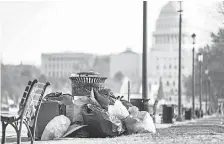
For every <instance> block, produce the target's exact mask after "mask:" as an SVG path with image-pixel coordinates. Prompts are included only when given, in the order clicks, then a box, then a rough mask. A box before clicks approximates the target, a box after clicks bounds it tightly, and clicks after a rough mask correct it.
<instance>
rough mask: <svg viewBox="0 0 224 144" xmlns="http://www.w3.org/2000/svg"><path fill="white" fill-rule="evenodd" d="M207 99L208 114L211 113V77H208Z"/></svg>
mask: <svg viewBox="0 0 224 144" xmlns="http://www.w3.org/2000/svg"><path fill="white" fill-rule="evenodd" d="M208 101H209V104H208V105H209V108H208V109H209V111H208V112H209V114H211V77H208Z"/></svg>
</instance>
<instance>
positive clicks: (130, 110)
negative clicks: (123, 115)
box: [128, 106, 139, 115]
mask: <svg viewBox="0 0 224 144" xmlns="http://www.w3.org/2000/svg"><path fill="white" fill-rule="evenodd" d="M128 112H129V113H130V114H132V115H134V114H135V113H138V112H139V109H138V107H136V106H132V107H130V108H129V109H128Z"/></svg>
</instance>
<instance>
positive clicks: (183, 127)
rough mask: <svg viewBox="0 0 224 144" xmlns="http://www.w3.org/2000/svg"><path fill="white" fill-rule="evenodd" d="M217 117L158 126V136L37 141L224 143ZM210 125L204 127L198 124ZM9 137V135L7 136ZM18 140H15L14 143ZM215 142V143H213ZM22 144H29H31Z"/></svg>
mask: <svg viewBox="0 0 224 144" xmlns="http://www.w3.org/2000/svg"><path fill="white" fill-rule="evenodd" d="M223 118H224V117H218V116H217V115H212V116H204V117H203V118H200V119H195V120H189V121H183V122H174V123H173V124H156V128H157V133H156V134H150V133H147V134H133V135H127V136H120V137H115V138H61V139H57V140H52V141H35V143H36V144H61V143H66V144H67V143H68V144H74V143H78V144H79V143H80V144H93V143H94V144H96V143H97V144H106V143H119V144H132V143H134V144H135V143H180V144H182V143H202V141H203V143H204V141H205V142H206V143H213V142H214V143H222V141H224V127H218V126H213V124H216V123H217V124H218V123H220V121H222V120H224V119H223ZM201 122H204V123H209V125H208V126H206V127H204V126H201V125H197V126H196V124H198V123H201ZM7 135H8V134H7ZM15 140H16V139H15V138H14V139H13V141H15ZM213 140H214V141H213ZM25 141H26V140H23V142H22V143H27V144H29V143H30V142H25Z"/></svg>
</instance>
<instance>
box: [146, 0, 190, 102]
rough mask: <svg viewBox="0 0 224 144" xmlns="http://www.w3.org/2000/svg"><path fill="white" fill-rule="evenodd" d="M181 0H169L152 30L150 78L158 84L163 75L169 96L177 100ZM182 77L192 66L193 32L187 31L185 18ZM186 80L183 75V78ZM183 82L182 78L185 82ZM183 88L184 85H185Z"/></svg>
mask: <svg viewBox="0 0 224 144" xmlns="http://www.w3.org/2000/svg"><path fill="white" fill-rule="evenodd" d="M178 9H179V6H178V2H168V3H167V4H166V5H165V6H164V7H163V8H162V10H161V12H160V15H159V18H158V19H157V22H156V29H155V31H154V33H153V43H152V48H151V50H150V54H149V55H150V57H149V65H148V69H149V70H148V72H149V74H148V75H149V81H150V83H151V84H154V85H157V84H159V80H160V78H162V83H163V89H164V93H165V96H166V98H165V99H167V100H172V99H173V100H174V101H176V100H177V93H178V68H179V14H178V12H177V11H178ZM182 23H183V24H182V42H181V44H182V47H181V48H182V57H181V60H182V63H181V71H182V77H184V76H188V75H189V74H190V73H191V70H192V55H191V50H190V49H189V48H187V47H186V46H187V44H188V43H189V41H190V35H189V34H188V33H187V32H186V25H185V21H184V20H183V22H182ZM182 81H183V79H182ZM182 83H183V82H182ZM182 91H184V87H183V85H182Z"/></svg>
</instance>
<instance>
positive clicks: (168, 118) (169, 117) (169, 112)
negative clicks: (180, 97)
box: [162, 105, 174, 123]
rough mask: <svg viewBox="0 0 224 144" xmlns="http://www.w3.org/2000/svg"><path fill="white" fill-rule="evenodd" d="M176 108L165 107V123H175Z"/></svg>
mask: <svg viewBox="0 0 224 144" xmlns="http://www.w3.org/2000/svg"><path fill="white" fill-rule="evenodd" d="M173 115H174V107H173V106H172V105H163V115H162V121H163V123H173Z"/></svg>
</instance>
